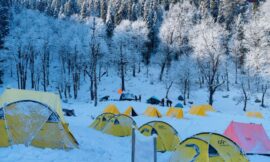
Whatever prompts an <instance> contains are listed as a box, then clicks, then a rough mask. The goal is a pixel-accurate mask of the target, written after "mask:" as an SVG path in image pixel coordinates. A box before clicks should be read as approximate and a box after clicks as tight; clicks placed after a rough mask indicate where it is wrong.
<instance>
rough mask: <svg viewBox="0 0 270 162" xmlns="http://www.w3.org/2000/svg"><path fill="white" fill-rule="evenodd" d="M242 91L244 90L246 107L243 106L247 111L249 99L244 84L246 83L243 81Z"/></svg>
mask: <svg viewBox="0 0 270 162" xmlns="http://www.w3.org/2000/svg"><path fill="white" fill-rule="evenodd" d="M242 92H243V95H244V96H243V100H244V107H243V111H246V109H247V101H248V96H247V92H246V89H245V86H244V83H242Z"/></svg>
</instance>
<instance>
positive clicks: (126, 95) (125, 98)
mask: <svg viewBox="0 0 270 162" xmlns="http://www.w3.org/2000/svg"><path fill="white" fill-rule="evenodd" d="M119 100H120V101H132V100H136V96H135V95H134V94H131V93H122V94H121V95H120V99H119Z"/></svg>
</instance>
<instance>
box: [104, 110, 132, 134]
mask: <svg viewBox="0 0 270 162" xmlns="http://www.w3.org/2000/svg"><path fill="white" fill-rule="evenodd" d="M133 127H136V123H135V121H134V120H133V119H132V118H131V117H129V116H127V115H123V114H120V115H115V116H114V117H112V118H111V119H110V120H109V121H108V122H107V124H106V125H105V127H104V128H103V129H102V132H104V133H106V134H110V135H113V136H118V137H125V136H131V135H132V128H133Z"/></svg>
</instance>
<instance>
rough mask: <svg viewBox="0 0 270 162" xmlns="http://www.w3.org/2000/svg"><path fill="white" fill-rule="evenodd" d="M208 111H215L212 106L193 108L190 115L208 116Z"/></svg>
mask: <svg viewBox="0 0 270 162" xmlns="http://www.w3.org/2000/svg"><path fill="white" fill-rule="evenodd" d="M207 111H215V109H214V108H213V107H212V106H211V105H198V106H192V107H191V108H190V110H189V113H190V114H192V115H199V116H206V112H207Z"/></svg>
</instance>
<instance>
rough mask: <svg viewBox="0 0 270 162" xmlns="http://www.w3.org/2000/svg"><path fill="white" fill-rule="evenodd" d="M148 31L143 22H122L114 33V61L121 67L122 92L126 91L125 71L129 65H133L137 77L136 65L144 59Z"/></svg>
mask: <svg viewBox="0 0 270 162" xmlns="http://www.w3.org/2000/svg"><path fill="white" fill-rule="evenodd" d="M148 32H149V31H148V29H147V26H146V23H145V22H143V21H135V22H133V23H132V22H131V21H128V20H124V21H122V22H121V23H120V24H119V25H118V26H117V27H116V28H115V31H114V36H113V46H114V48H115V49H116V50H115V52H114V55H115V57H114V59H115V60H114V61H115V62H116V63H117V64H118V65H119V69H120V76H121V81H122V82H121V85H122V90H125V71H126V68H127V65H132V68H133V76H135V69H136V64H138V63H139V62H140V61H141V60H142V59H141V58H142V52H143V51H144V50H145V43H146V42H147V41H148V38H147V34H148Z"/></svg>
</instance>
